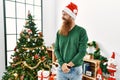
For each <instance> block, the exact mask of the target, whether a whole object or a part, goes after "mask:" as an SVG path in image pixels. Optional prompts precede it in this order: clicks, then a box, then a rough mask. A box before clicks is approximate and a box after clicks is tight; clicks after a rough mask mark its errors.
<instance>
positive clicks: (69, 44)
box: [54, 2, 88, 80]
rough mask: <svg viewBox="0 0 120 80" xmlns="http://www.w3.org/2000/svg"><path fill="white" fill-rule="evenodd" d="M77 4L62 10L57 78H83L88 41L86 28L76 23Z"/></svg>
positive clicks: (57, 53)
mask: <svg viewBox="0 0 120 80" xmlns="http://www.w3.org/2000/svg"><path fill="white" fill-rule="evenodd" d="M77 13H78V8H77V5H76V4H74V3H72V2H71V3H70V4H68V5H67V6H66V7H65V9H64V10H63V11H62V19H63V24H62V26H61V29H60V30H59V31H58V32H57V35H56V42H55V50H54V51H55V55H56V57H57V60H58V63H59V65H60V67H59V68H58V71H57V80H82V79H81V74H82V71H81V66H82V63H83V57H84V56H85V54H86V45H87V41H88V37H87V33H86V30H85V29H84V28H83V27H80V26H78V25H76V24H75V17H76V15H77Z"/></svg>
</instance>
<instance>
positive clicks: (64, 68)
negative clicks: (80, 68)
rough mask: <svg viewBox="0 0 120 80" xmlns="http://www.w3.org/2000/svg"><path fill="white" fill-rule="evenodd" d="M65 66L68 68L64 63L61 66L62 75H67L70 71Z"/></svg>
mask: <svg viewBox="0 0 120 80" xmlns="http://www.w3.org/2000/svg"><path fill="white" fill-rule="evenodd" d="M67 66H68V65H67V63H64V64H63V65H62V71H63V72H64V73H68V72H69V71H70V69H69V68H68V67H67Z"/></svg>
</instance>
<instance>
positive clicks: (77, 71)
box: [57, 66, 82, 80]
mask: <svg viewBox="0 0 120 80" xmlns="http://www.w3.org/2000/svg"><path fill="white" fill-rule="evenodd" d="M57 80H82V66H80V67H73V68H71V69H70V72H68V73H63V71H62V69H61V67H58V69H57Z"/></svg>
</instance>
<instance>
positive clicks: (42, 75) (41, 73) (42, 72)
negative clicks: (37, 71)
mask: <svg viewBox="0 0 120 80" xmlns="http://www.w3.org/2000/svg"><path fill="white" fill-rule="evenodd" d="M38 78H41V80H43V78H49V75H48V76H46V77H44V76H43V71H42V72H41V76H38Z"/></svg>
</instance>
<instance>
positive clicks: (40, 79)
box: [38, 70, 50, 80]
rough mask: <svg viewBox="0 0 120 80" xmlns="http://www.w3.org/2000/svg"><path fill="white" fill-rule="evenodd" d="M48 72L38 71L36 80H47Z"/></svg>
mask: <svg viewBox="0 0 120 80" xmlns="http://www.w3.org/2000/svg"><path fill="white" fill-rule="evenodd" d="M49 77H50V71H45V70H40V71H38V80H49Z"/></svg>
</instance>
